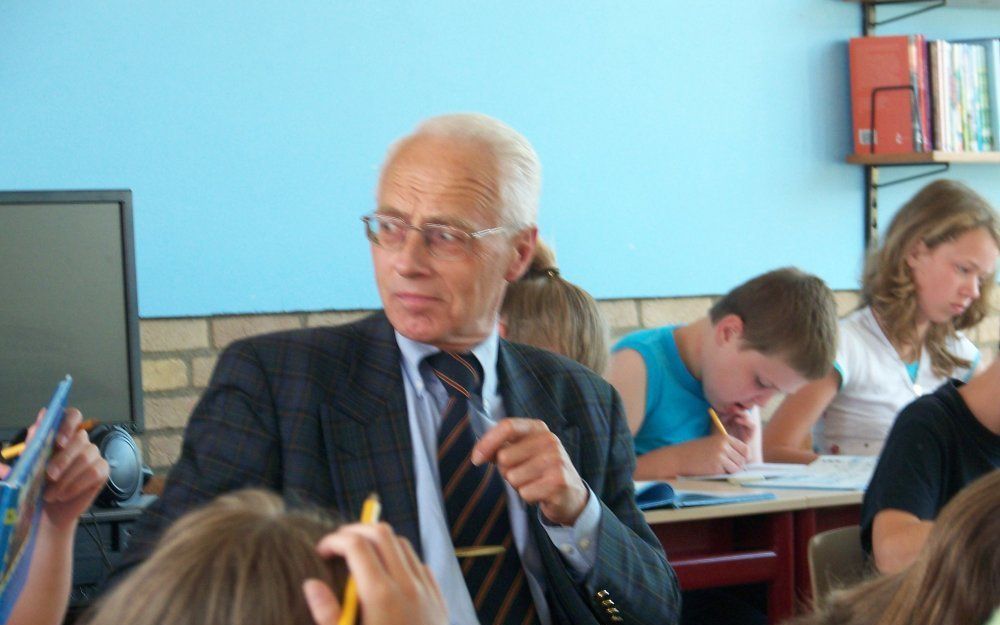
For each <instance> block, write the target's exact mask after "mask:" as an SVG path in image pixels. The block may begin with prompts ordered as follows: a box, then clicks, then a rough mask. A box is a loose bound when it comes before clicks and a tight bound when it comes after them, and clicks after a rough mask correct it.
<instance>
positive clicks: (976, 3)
mask: <svg viewBox="0 0 1000 625" xmlns="http://www.w3.org/2000/svg"><path fill="white" fill-rule="evenodd" d="M845 2H852V3H854V4H915V3H919V2H923V3H925V4H926V3H930V2H934V3H936V4H940V5H942V6H944V5H947V6H950V7H967V8H970V9H996V8H1000V0H845Z"/></svg>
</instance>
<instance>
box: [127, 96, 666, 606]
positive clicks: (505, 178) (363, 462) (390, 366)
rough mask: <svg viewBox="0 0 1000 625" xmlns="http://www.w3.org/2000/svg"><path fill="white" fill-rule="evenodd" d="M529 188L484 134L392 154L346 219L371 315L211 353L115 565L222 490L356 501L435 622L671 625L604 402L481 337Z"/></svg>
mask: <svg viewBox="0 0 1000 625" xmlns="http://www.w3.org/2000/svg"><path fill="white" fill-rule="evenodd" d="M539 190H540V166H539V163H538V158H537V156H536V154H535V152H534V150H533V149H532V147H531V145H530V144H529V143H528V142H527V140H525V139H524V138H523V137H522V136H521V135H519V134H518V133H517V132H515V131H514V130H512V129H511V128H509V127H507V126H506V125H504V124H502V123H500V122H499V121H496V120H494V119H491V118H489V117H486V116H482V115H449V116H443V117H438V118H433V119H431V120H428V121H427V122H425V123H423V124H422V125H421V126H420V127H418V128H417V130H416V132H415V133H414V134H412V135H410V136H408V137H405V138H403V139H402V140H400V141H399V142H397V143H396V144H395V145H394V146H393V147H392V149H391V150H390V152H389V155H388V157H387V159H386V163H385V165H384V167H383V169H382V174H381V177H380V180H379V184H378V191H377V204H378V206H377V208H376V210H375V212H374V213H372V214H370V215H367V216H365V217H364V218H363V221H364V222H365V227H366V230H367V236H368V239H369V241H370V242H371V251H372V259H373V262H374V265H375V277H376V281H377V283H378V289H379V295H380V297H381V299H382V304H383V307H384V312H383V313H377V314H375V315H372V316H371V317H369V318H367V319H364V320H362V321H359V322H357V323H353V324H349V325H345V326H340V327H335V328H317V329H308V330H298V331H291V332H283V333H278V334H271V335H266V336H260V337H255V338H252V339H248V340H245V341H241V342H238V343H235V344H233V345H232V346H230V347H229V348H228V349H227V350H226V352H225V353H224V354H223V355H222V356H221V357H220V359H219V363H218V365H217V367H216V370H215V373H214V375H213V377H212V381H211V384H210V387H209V388H208V389H207V390H206V392H205V395H204V396H203V397H202V399H201V401H200V402H199V404H198V406H197V407H196V408H195V411H194V414H193V415H192V417H191V422H190V424H189V426H188V429H187V432H186V435H185V440H184V447H183V451H182V454H181V458H180V460H179V462H178V464H177V465H176V466H175V467H174V469H173V471H172V472H171V474H170V477H169V479H168V481H167V486H166V490H165V492H164V494H163V496H162V497H161V498H160V500H159V501H158V502H157V503H156V504H155V505H154V506H153V507H152V508H151V509H150V510H149V512H148V513H147V514H145V516H144V517H143V519H142V520H141V521H140V524H139V527H138V529H137V532H136V534H135V536H134V537H133V543H132V547H133V548H132V551H131V552H130V554H129V555H128V556H127V557H126V563H125V564H124V566H126V567H127V566H129V565H130V564H133V563H135V562H136V561H137V560H139V559H141V558H142V556H143V554H144V553H146V552H147V551H148V549H149V548H150V545H151V544H152V542H153V541H154V540H155V538H156V535H157V534H158V533H159V532H160V531H161V530H162V529H163V527H165V526H166V525H167V524H168V523H169V522H170V521H171V520H172V519H174V518H176V517H177V516H178V515H179V514H181V513H182V512H184V511H185V510H187V509H188V508H190V507H191V506H193V505H196V504H199V503H201V502H203V501H205V500H206V499H208V498H210V497H212V496H214V495H216V494H219V493H222V492H225V491H229V490H232V489H236V488H240V487H244V486H266V487H270V488H273V489H277V490H281V491H283V492H285V493H286V494H288V495H291V496H294V497H297V498H301V499H303V500H307V501H310V502H315V503H318V504H319V505H321V506H326V507H331V508H334V509H336V510H337V511H339V512H340V513H341V514H342V515H343V516H344V517H347V518H357V515H358V513H359V511H360V509H361V506H362V502H363V500H364V499H365V497H366V495H368V493H370V492H376V493H378V494H379V496H380V497H381V499H382V505H383V510H384V514H383V519H384V520H385V521H387V522H388V523H389V524H390V525H392V527H393V528H394V529H395V530H396V531H397V532H399V533H400V534H401V535H403V536H405V537H407V538H409V540H410V541H412V543H413V544H414V545H415V546H416V547H417V549H418V551H419V552H420V554H421V555H422V557H423V558H424V560H425V561H426V562H427V564H428V566H429V567H430V569H431V570H432V571H433V572H434V575H435V577H436V578H437V580H438V582H439V583H440V584H441V587H442V590H443V592H444V596H445V600H446V602H447V605H448V609H449V612H450V618H451V622H453V623H476V622H480V623H565V624H567V625H569V624H573V625H581V624H585V623H607V624H611V623H623V622H624V623H658V624H662V623H672V622H675V621H676V618H677V612H678V604H679V599H678V592H677V584H676V579H675V577H674V575H673V572H672V570H671V569H670V567H669V565H668V564H667V562H666V558H665V557H664V554H663V551H662V549H661V547H660V546H659V544H658V542H657V540H656V538H655V537H654V536H653V534H652V532H651V531H650V529H649V527H648V526H647V525H646V524H645V522H644V521H643V518H642V516H641V514H640V513H639V512H638V510H637V509H636V507H635V503H634V500H633V494H632V481H631V479H632V478H631V476H632V471H633V468H634V462H635V461H634V457H633V454H632V444H631V439H630V437H629V433H628V428H627V426H626V424H625V421H624V418H623V416H622V409H621V405H620V402H619V399H618V396H617V394H616V393H615V392H614V391H613V390H612V389H611V387H610V386H608V385H607V384H606V383H605V382H604V381H603V380H601V379H600V378H599V377H597V376H596V375H594V374H593V373H591V372H590V371H589V370H587V369H585V368H583V367H581V366H578V365H577V364H576V363H572V362H570V361H569V360H566V359H564V358H561V357H558V356H555V355H553V354H550V353H548V352H545V351H541V350H538V349H533V348H529V347H526V346H522V345H516V344H511V343H507V342H506V341H503V340H501V339H500V338H499V337H498V334H497V321H498V311H499V307H500V303H501V301H502V299H503V295H504V290H505V288H506V285H507V283H508V282H510V281H513V280H516V279H517V278H518V277H519V276H520V275H521V274H522V273H523V272H524V271H525V270H526V269H527V266H528V264H529V262H530V259H531V255H532V252H533V250H534V245H535V238H536V232H537V230H536V227H535V221H536V212H537V202H538V196H539Z"/></svg>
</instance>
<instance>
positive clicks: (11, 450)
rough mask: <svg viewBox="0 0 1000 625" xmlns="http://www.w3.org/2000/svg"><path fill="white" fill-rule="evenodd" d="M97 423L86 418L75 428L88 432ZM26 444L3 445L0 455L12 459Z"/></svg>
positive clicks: (22, 451)
mask: <svg viewBox="0 0 1000 625" xmlns="http://www.w3.org/2000/svg"><path fill="white" fill-rule="evenodd" d="M98 425H100V422H98V421H96V420H94V419H87V420H86V421H84V422H83V423H81V424H80V425H79V426H77V428H76V429H77V430H78V431H79V430H86V431H88V432H89V431H91V430H93V429H94V428H95V427H97V426H98ZM27 446H28V444H27V443H18V444H16V445H11V446H10V447H5V448H4V449H3V450H0V457H2V458H3V459H4V460H13V459H14V458H17V457H18V456H20V455H21V454H23V453H24V448H25V447H27Z"/></svg>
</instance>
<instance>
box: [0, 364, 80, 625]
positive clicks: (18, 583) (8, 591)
mask: <svg viewBox="0 0 1000 625" xmlns="http://www.w3.org/2000/svg"><path fill="white" fill-rule="evenodd" d="M72 384H73V379H72V378H71V377H70V376H66V379H64V380H63V381H62V382H60V383H59V386H58V387H57V388H56V391H55V393H54V394H53V395H52V399H51V400H50V401H49V405H48V408H47V409H46V411H45V416H43V417H42V420H41V423H39V424H38V427H37V428H35V434H34V436H33V437H32V439H31V440H30V441H29V442H28V444H27V445H26V446H25V448H24V451H23V452H22V453H21V455H20V457H18V459H17V462H16V463H15V464H14V467H13V469H11V472H10V474H9V475H8V476H7V478H6V479H4V480H3V481H2V482H0V519H2V523H0V553H2V554H3V573H2V576H0V623H5V622H7V618H8V617H9V616H10V612H11V610H13V609H14V603H15V602H16V601H17V597H18V595H20V593H21V590H22V588H24V583H25V582H26V581H27V579H28V567H29V565H30V563H31V554H32V552H33V551H34V546H35V534H36V532H37V529H38V523H39V520H40V518H41V514H42V503H43V502H42V495H43V493H44V490H45V465H46V464H47V463H48V461H49V457H50V456H51V455H52V450H53V448H54V447H55V437H56V433H57V432H58V431H59V425H60V424H61V423H62V419H63V409H64V408H65V407H66V397H67V395H69V389H70V387H71V386H72Z"/></svg>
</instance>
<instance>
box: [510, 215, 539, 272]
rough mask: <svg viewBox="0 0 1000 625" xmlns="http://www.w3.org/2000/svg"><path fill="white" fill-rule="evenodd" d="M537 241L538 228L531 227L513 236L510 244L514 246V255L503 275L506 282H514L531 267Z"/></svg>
mask: <svg viewBox="0 0 1000 625" xmlns="http://www.w3.org/2000/svg"><path fill="white" fill-rule="evenodd" d="M537 240H538V228H537V227H535V226H531V227H529V228H524V229H522V230H521V231H520V232H518V233H517V234H515V235H514V238H513V240H512V241H511V244H512V245H513V246H514V254H513V256H512V258H511V260H510V264H509V265H508V266H507V272H506V273H504V276H503V277H504V279H505V280H506V281H507V282H514V281H516V280H517V279H518V278H520V277H521V276H523V275H524V272H526V271H527V270H528V267H530V266H531V259H532V258H533V257H534V255H535V241H537Z"/></svg>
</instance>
